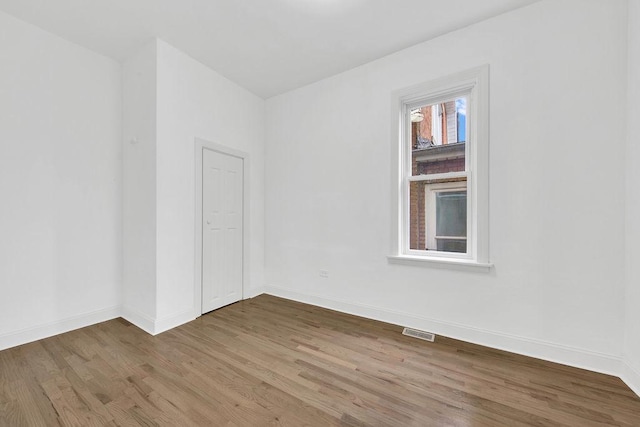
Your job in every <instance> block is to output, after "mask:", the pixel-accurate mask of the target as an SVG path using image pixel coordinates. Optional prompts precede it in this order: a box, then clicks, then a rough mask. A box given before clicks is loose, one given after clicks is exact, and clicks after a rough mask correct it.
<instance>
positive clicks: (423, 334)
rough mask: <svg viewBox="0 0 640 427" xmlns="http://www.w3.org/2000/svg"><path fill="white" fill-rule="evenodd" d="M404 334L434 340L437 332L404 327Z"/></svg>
mask: <svg viewBox="0 0 640 427" xmlns="http://www.w3.org/2000/svg"><path fill="white" fill-rule="evenodd" d="M402 335H407V336H409V337H414V338H418V339H421V340H425V341H429V342H433V341H434V340H435V339H436V334H432V333H431V332H425V331H421V330H419V329H411V328H404V330H403V331H402Z"/></svg>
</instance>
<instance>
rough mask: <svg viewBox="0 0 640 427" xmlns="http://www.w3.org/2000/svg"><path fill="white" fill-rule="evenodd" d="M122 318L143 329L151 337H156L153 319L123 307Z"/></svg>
mask: <svg viewBox="0 0 640 427" xmlns="http://www.w3.org/2000/svg"><path fill="white" fill-rule="evenodd" d="M122 318H123V319H125V320H127V321H128V322H130V323H131V324H133V325H134V326H137V327H138V328H140V329H142V330H143V331H145V332H146V333H148V334H150V335H155V334H154V332H155V319H152V318H150V317H148V316H146V315H144V314H142V313H139V312H137V311H135V310H131V309H130V308H128V307H122Z"/></svg>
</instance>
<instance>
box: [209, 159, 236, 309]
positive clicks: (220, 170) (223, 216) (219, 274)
mask: <svg viewBox="0 0 640 427" xmlns="http://www.w3.org/2000/svg"><path fill="white" fill-rule="evenodd" d="M202 154H203V156H202V162H203V164H202V181H203V182H202V222H203V224H202V233H203V236H202V312H203V313H207V312H209V311H211V310H215V309H217V308H220V307H222V306H225V305H227V304H231V303H233V302H236V301H239V300H241V299H242V281H243V274H242V270H243V259H242V255H243V229H242V227H243V217H242V215H243V160H242V159H241V158H238V157H234V156H230V155H226V154H222V153H219V152H217V151H212V150H208V149H204V150H203V153H202Z"/></svg>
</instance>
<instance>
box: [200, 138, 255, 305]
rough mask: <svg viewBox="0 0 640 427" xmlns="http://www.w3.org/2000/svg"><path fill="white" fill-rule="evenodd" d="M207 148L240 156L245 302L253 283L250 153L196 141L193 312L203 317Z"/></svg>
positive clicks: (201, 140)
mask: <svg viewBox="0 0 640 427" xmlns="http://www.w3.org/2000/svg"><path fill="white" fill-rule="evenodd" d="M203 149H208V150H212V151H217V152H218V153H222V154H226V155H229V156H234V157H239V158H241V159H242V160H243V161H242V169H243V207H242V208H243V212H242V216H243V224H242V226H243V242H242V246H243V247H242V251H243V254H242V299H246V298H247V296H246V295H245V292H246V290H247V289H249V287H250V284H251V281H250V277H249V273H250V268H249V267H250V263H249V262H250V257H249V253H250V246H251V240H250V238H249V233H250V225H251V223H250V221H249V214H250V212H251V209H250V201H251V198H250V193H249V191H250V186H249V182H250V169H251V168H250V163H249V154H248V153H245V152H244V151H240V150H235V149H233V148H229V147H227V146H225V145H222V144H217V143H215V142H211V141H206V140H204V139H201V138H195V162H196V165H195V166H196V167H195V189H196V191H195V197H196V200H195V213H194V216H195V260H194V278H195V279H194V284H193V295H194V298H193V311H194V312H195V313H197V316H200V315H201V314H202V150H203Z"/></svg>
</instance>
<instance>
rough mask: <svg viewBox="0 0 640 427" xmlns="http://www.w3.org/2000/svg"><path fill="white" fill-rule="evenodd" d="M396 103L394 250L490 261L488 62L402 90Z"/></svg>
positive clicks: (400, 253) (402, 254) (412, 254)
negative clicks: (396, 154) (396, 202)
mask: <svg viewBox="0 0 640 427" xmlns="http://www.w3.org/2000/svg"><path fill="white" fill-rule="evenodd" d="M394 105H395V108H394V110H395V112H394V117H398V128H397V129H396V130H397V132H395V131H394V135H398V138H399V140H396V141H395V144H397V149H394V152H397V153H398V157H397V158H395V159H394V162H395V164H394V165H393V169H394V170H395V171H396V172H397V173H396V174H394V175H395V176H397V177H398V179H399V183H398V187H395V186H394V187H395V188H398V190H397V191H398V194H395V193H394V194H395V195H394V199H395V200H397V201H398V203H399V206H398V208H397V218H396V219H397V221H396V224H395V225H394V230H397V231H394V233H397V236H395V241H394V253H395V255H396V257H399V258H402V257H405V258H407V257H411V258H424V259H431V258H436V259H445V258H451V259H457V260H459V261H462V262H470V263H484V264H487V263H488V143H489V141H488V118H489V116H488V67H480V68H477V69H474V70H470V71H466V72H463V73H460V74H458V75H455V76H451V77H447V78H444V79H441V80H438V81H434V82H429V83H426V84H424V85H421V86H418V87H415V88H409V89H405V90H403V91H399V92H398V93H396V94H395V95H394ZM395 114H397V116H395ZM394 191H395V190H394ZM394 212H395V211H394ZM391 258H393V257H391ZM465 260H466V261H465Z"/></svg>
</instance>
